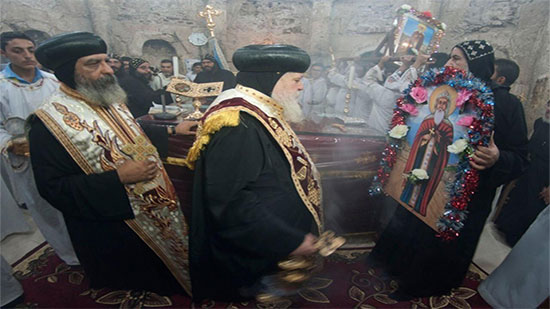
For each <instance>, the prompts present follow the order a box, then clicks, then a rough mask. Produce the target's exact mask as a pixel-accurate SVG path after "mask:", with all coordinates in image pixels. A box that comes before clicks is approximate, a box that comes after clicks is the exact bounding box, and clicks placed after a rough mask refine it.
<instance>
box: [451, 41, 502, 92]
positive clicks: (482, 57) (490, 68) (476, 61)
mask: <svg viewBox="0 0 550 309" xmlns="http://www.w3.org/2000/svg"><path fill="white" fill-rule="evenodd" d="M455 47H458V48H460V50H462V52H463V53H464V55H466V60H467V61H468V70H469V71H470V72H472V74H474V76H475V77H477V78H479V79H481V80H483V81H485V82H490V81H491V76H492V75H493V72H494V71H495V51H494V50H493V46H491V44H489V42H487V41H485V40H473V41H465V42H462V43H459V44H457V45H456V46H455Z"/></svg>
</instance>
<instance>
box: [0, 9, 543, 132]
mask: <svg viewBox="0 0 550 309" xmlns="http://www.w3.org/2000/svg"><path fill="white" fill-rule="evenodd" d="M405 3H406V4H410V5H412V6H413V7H415V8H417V9H418V10H421V11H425V10H429V11H431V12H432V14H433V15H434V17H436V18H438V19H439V20H441V21H443V22H445V23H446V24H447V26H448V28H447V32H446V35H445V36H444V37H443V40H442V41H441V48H440V51H444V52H449V51H450V49H451V48H452V46H453V45H454V44H456V43H458V42H460V41H463V40H470V39H486V40H489V41H490V42H491V43H492V44H493V46H494V47H495V49H496V55H497V57H505V58H510V59H512V60H515V61H516V62H518V64H519V65H520V67H521V70H522V72H521V75H520V77H519V79H518V81H517V82H516V84H515V85H514V87H513V88H512V91H513V92H514V93H516V94H517V95H519V96H521V97H522V98H523V99H524V101H525V108H526V114H527V119H528V124H529V126H530V127H531V126H532V123H533V121H534V120H535V119H536V118H538V117H539V115H540V112H539V111H540V109H541V108H542V106H543V105H544V103H545V102H546V100H548V99H549V98H550V87H549V74H550V73H549V72H550V62H549V60H550V59H549V55H550V50H549V45H548V44H549V42H548V36H549V31H548V28H549V19H548V16H549V6H550V1H549V0H410V1H406V0H385V1H378V0H210V1H209V0H2V1H1V2H0V31H8V30H19V31H28V30H36V31H39V32H42V33H45V35H49V36H51V35H54V34H58V33H62V32H66V31H75V30H83V31H92V32H95V33H97V34H99V35H100V36H102V37H103V38H104V39H105V40H106V41H107V43H108V45H109V47H110V50H111V51H112V52H116V53H118V54H124V55H129V56H133V57H136V56H144V57H146V58H148V59H149V60H150V61H151V62H152V63H153V64H155V65H158V63H159V61H160V59H162V58H166V57H169V56H171V55H172V54H176V55H178V56H179V57H180V58H196V57H198V56H200V55H201V54H203V53H205V52H206V50H205V49H204V48H203V49H202V50H201V49H200V48H198V47H196V46H193V45H192V44H191V43H190V42H189V41H188V36H189V35H190V34H191V33H193V32H203V33H205V34H208V31H207V29H206V26H205V21H204V20H203V19H201V18H199V17H198V16H197V12H199V11H200V10H203V9H204V6H205V5H206V4H211V5H213V6H214V7H215V8H217V9H220V10H222V11H223V14H222V15H221V16H219V17H216V18H215V22H216V24H217V26H216V30H215V31H216V37H217V38H218V40H219V42H220V44H221V46H222V49H223V50H224V52H225V55H226V58H227V59H228V60H229V61H230V60H231V55H232V54H233V52H234V51H235V50H236V49H237V48H239V47H241V46H244V45H247V44H252V43H261V42H263V41H264V40H271V41H273V42H278V43H288V44H294V45H297V46H299V47H301V48H303V49H305V50H307V51H308V52H310V54H311V55H312V56H313V58H314V61H319V60H322V61H324V62H327V61H328V60H329V50H330V48H332V50H333V51H334V54H335V55H336V56H337V57H353V56H358V55H360V54H361V53H363V52H365V51H368V50H372V49H374V48H375V47H376V46H377V45H378V43H379V42H380V41H381V40H382V38H383V37H384V35H385V34H386V33H387V32H388V31H389V30H390V29H391V28H392V22H393V19H394V17H395V11H396V9H397V8H399V7H400V6H401V5H402V4H405ZM155 48H158V50H159V51H160V52H159V53H157V54H154V51H155Z"/></svg>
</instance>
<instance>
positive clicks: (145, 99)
mask: <svg viewBox="0 0 550 309" xmlns="http://www.w3.org/2000/svg"><path fill="white" fill-rule="evenodd" d="M152 76H153V73H152V72H151V68H150V65H149V62H147V61H146V60H144V59H141V58H134V59H132V61H130V70H129V72H128V75H127V76H125V77H124V78H122V79H121V80H120V86H121V87H122V89H124V91H126V94H127V95H128V108H129V109H130V112H132V115H134V117H135V118H138V117H141V116H143V115H147V114H148V113H149V108H151V107H152V106H153V102H156V103H161V102H162V99H161V96H164V97H165V100H166V103H167V104H168V103H172V96H170V95H168V94H167V93H166V91H165V90H164V88H160V89H158V90H156V91H155V90H153V89H152V88H151V86H150V85H149V83H150V82H151V78H152Z"/></svg>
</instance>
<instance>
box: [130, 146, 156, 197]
mask: <svg viewBox="0 0 550 309" xmlns="http://www.w3.org/2000/svg"><path fill="white" fill-rule="evenodd" d="M122 151H124V153H126V154H127V155H129V156H131V157H132V159H133V160H135V161H145V160H147V159H148V158H149V157H151V156H155V154H156V151H157V149H156V148H155V146H153V145H151V144H150V143H149V142H148V141H147V139H146V138H145V137H144V136H143V135H140V136H138V137H136V140H135V142H134V143H133V144H126V145H124V146H123V147H122ZM155 161H156V160H155ZM144 185H145V182H138V183H136V186H135V187H134V192H135V193H136V194H139V195H142V194H143V193H145V192H146V191H147V189H146V188H145V186H144Z"/></svg>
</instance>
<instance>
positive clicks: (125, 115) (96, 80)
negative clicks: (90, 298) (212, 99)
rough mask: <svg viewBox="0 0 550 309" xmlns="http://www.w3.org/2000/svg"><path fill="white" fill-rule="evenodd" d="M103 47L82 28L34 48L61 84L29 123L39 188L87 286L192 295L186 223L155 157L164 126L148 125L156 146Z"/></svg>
mask: <svg viewBox="0 0 550 309" xmlns="http://www.w3.org/2000/svg"><path fill="white" fill-rule="evenodd" d="M106 50H107V47H106V45H105V42H104V41H103V40H102V39H101V38H100V37H98V36H96V35H94V34H91V33H87V32H72V33H68V34H61V35H58V36H55V37H52V38H51V39H49V40H47V41H45V42H44V43H43V44H42V45H40V47H38V49H37V50H36V57H37V59H38V61H39V62H40V63H42V65H44V66H45V67H47V68H49V69H52V70H54V71H55V75H56V76H57V78H58V79H59V80H60V81H61V82H62V84H61V87H60V89H59V90H58V91H57V92H54V93H53V95H52V96H51V97H50V98H49V99H47V100H46V101H45V102H44V104H43V105H41V106H40V107H39V108H38V110H37V111H36V112H35V114H34V117H32V118H31V119H30V120H29V121H30V126H31V128H30V133H29V141H30V153H31V160H32V165H33V170H34V174H35V175H36V176H35V178H36V185H37V188H38V191H39V192H40V194H41V195H42V196H43V197H44V198H45V199H46V200H47V201H48V202H50V203H51V204H52V205H53V206H54V207H55V208H57V209H59V210H60V211H61V212H62V213H63V216H64V218H65V221H66V223H67V229H68V231H69V235H70V236H71V240H72V242H73V246H74V248H75V251H76V254H77V256H78V258H79V260H80V262H81V265H82V267H83V268H84V271H85V272H86V275H87V277H88V278H89V279H90V287H91V288H104V287H108V288H112V289H125V290H126V289H127V290H129V289H133V290H146V291H153V292H157V293H160V294H163V295H169V294H173V293H180V292H183V291H184V290H185V291H187V292H188V293H190V292H191V286H190V277H189V267H188V230H187V226H186V223H185V218H184V216H183V213H182V212H181V210H180V207H179V201H178V198H177V196H176V192H175V190H174V187H173V185H172V183H171V182H170V180H169V178H168V176H167V174H166V171H165V170H164V168H163V165H162V162H161V160H160V156H159V152H162V149H163V148H164V149H165V150H166V148H167V140H168V138H167V134H168V132H167V129H166V128H164V127H151V128H148V129H147V133H148V135H149V136H150V137H151V138H152V139H153V140H157V142H156V146H157V147H158V148H159V152H157V148H155V147H154V146H153V145H152V144H151V141H150V140H149V138H148V137H147V136H146V135H145V133H144V131H143V130H142V128H141V127H140V126H139V125H138V124H137V123H136V121H135V120H134V118H133V117H132V115H131V113H130V112H129V110H128V107H127V106H126V105H125V101H126V94H125V93H124V91H123V90H122V88H120V86H119V85H118V83H117V81H116V78H115V77H114V72H113V70H112V69H111V68H110V67H109V65H108V63H107V61H108V59H109V58H108V56H107V54H106ZM179 129H181V127H180V128H178V129H176V131H178V130H179ZM171 130H172V131H174V128H171ZM162 143H164V145H161V144H162Z"/></svg>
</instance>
